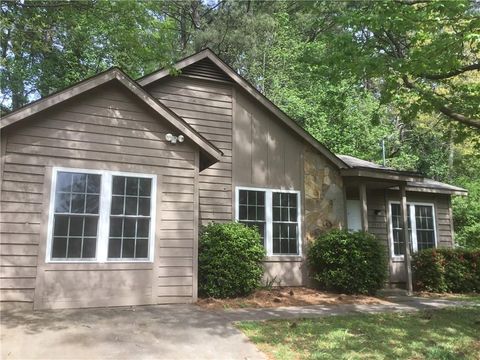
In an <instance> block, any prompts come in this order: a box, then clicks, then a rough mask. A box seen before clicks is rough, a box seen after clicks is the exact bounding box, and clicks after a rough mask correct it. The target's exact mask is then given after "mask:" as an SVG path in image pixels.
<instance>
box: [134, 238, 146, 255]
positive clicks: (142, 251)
mask: <svg viewBox="0 0 480 360" xmlns="http://www.w3.org/2000/svg"><path fill="white" fill-rule="evenodd" d="M135 255H136V258H147V257H148V239H139V240H137V249H136V254H135Z"/></svg>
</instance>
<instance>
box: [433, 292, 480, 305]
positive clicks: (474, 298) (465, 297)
mask: <svg viewBox="0 0 480 360" xmlns="http://www.w3.org/2000/svg"><path fill="white" fill-rule="evenodd" d="M442 298H443V299H447V300H459V301H470V302H474V303H480V295H479V294H454V295H450V296H447V297H440V299H442Z"/></svg>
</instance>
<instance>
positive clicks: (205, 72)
mask: <svg viewBox="0 0 480 360" xmlns="http://www.w3.org/2000/svg"><path fill="white" fill-rule="evenodd" d="M181 75H187V76H195V77H201V78H205V79H211V80H222V81H228V82H231V79H230V78H229V77H228V76H227V75H226V74H225V73H224V72H223V71H222V70H221V69H219V68H218V67H217V65H215V64H214V63H213V62H212V61H210V60H209V59H202V60H200V61H199V62H197V63H195V64H192V65H190V66H187V67H185V68H183V69H182V71H181Z"/></svg>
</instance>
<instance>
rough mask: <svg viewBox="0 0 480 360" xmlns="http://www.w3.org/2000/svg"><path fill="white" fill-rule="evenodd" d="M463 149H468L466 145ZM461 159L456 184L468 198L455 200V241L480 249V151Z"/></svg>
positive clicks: (467, 154)
mask: <svg viewBox="0 0 480 360" xmlns="http://www.w3.org/2000/svg"><path fill="white" fill-rule="evenodd" d="M479 138H480V136H479ZM463 149H464V150H465V149H468V147H467V146H465V145H464V147H463ZM461 159H462V160H463V161H461V162H459V163H458V164H456V168H457V169H458V170H457V171H458V175H457V177H456V183H457V184H458V185H460V186H463V187H464V188H466V189H467V190H468V196H466V197H455V198H454V199H453V215H454V228H455V241H456V243H457V244H459V245H461V246H463V247H466V248H473V249H474V248H476V249H480V175H479V174H480V161H479V159H480V151H477V150H475V148H471V151H470V152H465V153H464V154H462V157H461Z"/></svg>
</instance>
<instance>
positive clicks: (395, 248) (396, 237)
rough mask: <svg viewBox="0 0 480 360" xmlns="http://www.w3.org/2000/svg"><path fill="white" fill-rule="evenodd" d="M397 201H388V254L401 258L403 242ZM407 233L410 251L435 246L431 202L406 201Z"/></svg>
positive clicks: (403, 248) (435, 239)
mask: <svg viewBox="0 0 480 360" xmlns="http://www.w3.org/2000/svg"><path fill="white" fill-rule="evenodd" d="M400 206H401V205H400V203H399V202H393V201H391V202H389V211H390V224H389V227H390V249H391V251H390V255H391V256H392V258H399V259H403V257H404V254H405V242H404V241H403V228H402V216H401V209H400ZM407 218H408V235H409V239H410V241H409V242H410V251H411V252H417V251H419V250H423V249H428V248H433V247H436V246H437V231H436V225H435V207H434V205H433V204H431V203H418V202H412V203H407Z"/></svg>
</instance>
